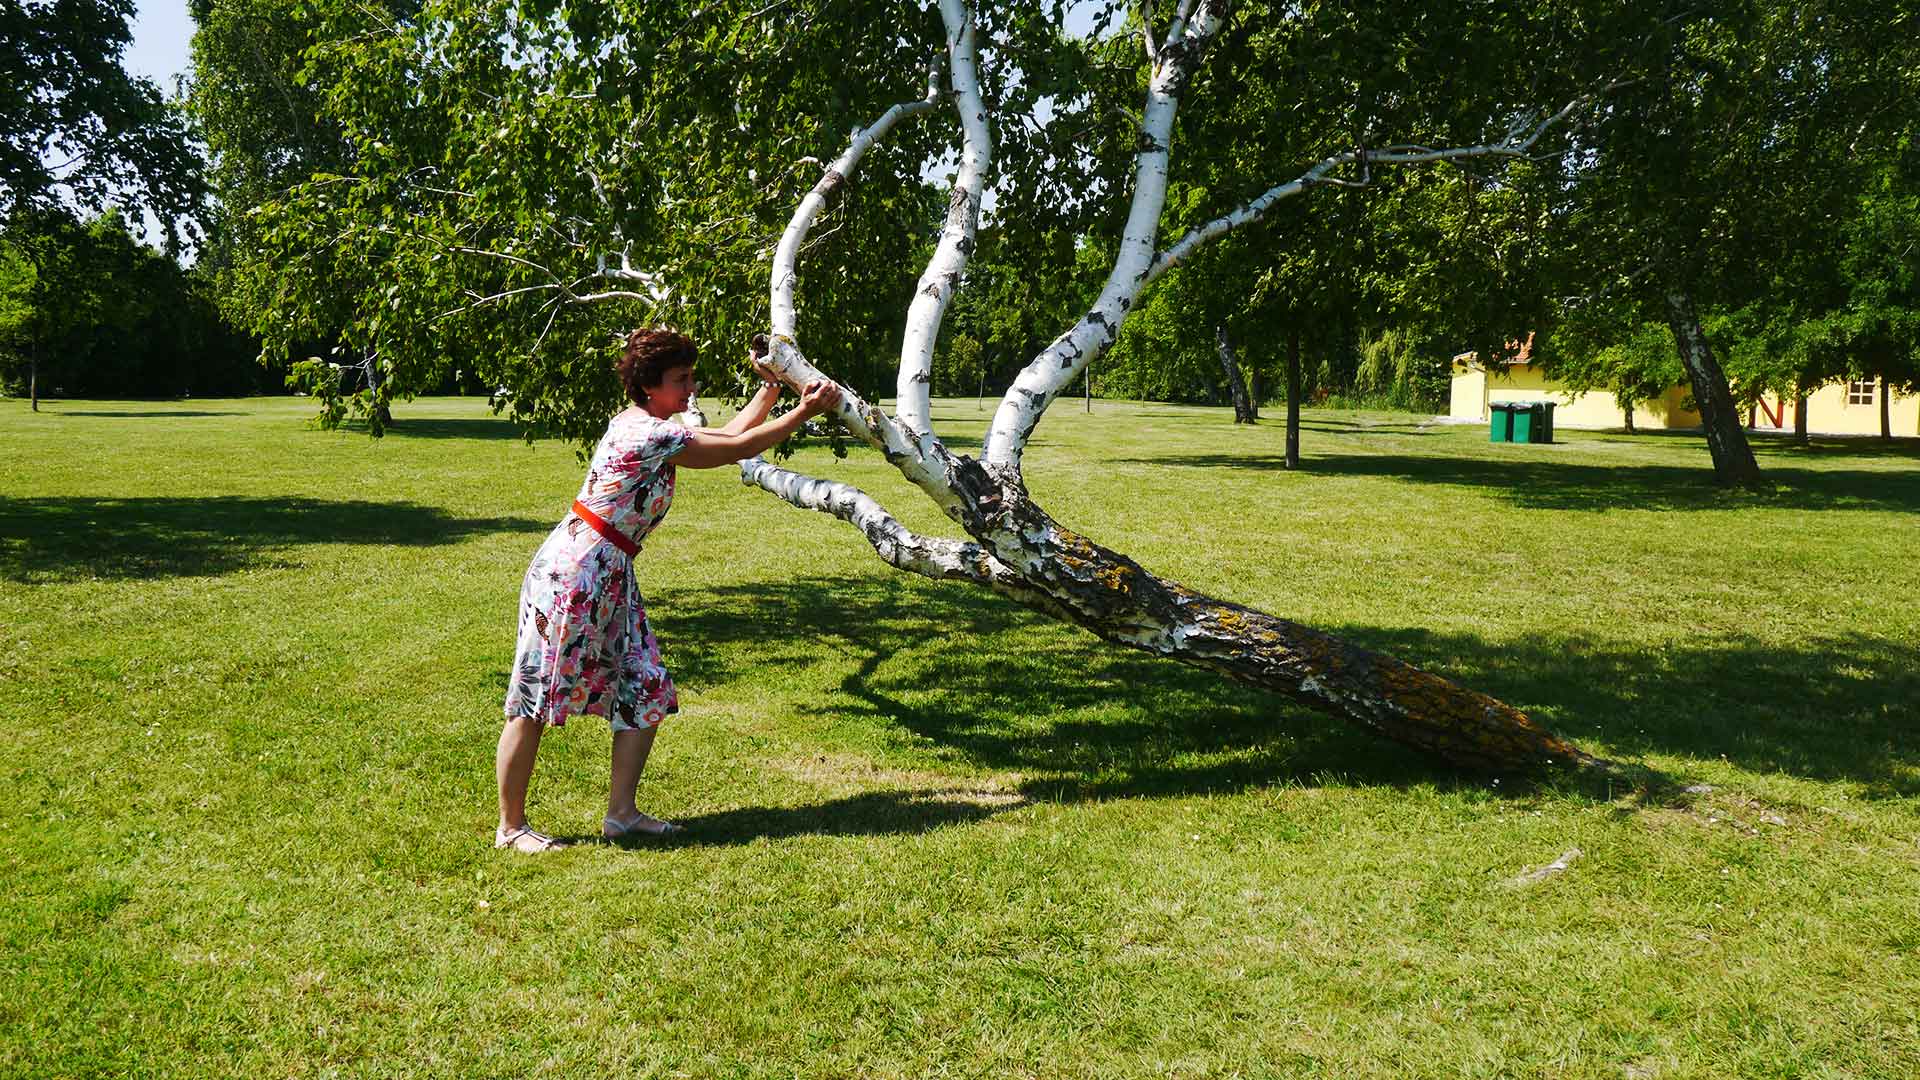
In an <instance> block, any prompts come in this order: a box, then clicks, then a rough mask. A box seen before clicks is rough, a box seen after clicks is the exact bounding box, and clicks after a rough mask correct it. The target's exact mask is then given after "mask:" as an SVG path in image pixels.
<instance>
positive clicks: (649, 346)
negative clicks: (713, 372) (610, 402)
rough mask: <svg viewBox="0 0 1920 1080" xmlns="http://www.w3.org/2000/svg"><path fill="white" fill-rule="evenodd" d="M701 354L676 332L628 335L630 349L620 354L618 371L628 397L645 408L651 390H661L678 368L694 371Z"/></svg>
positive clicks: (642, 332)
mask: <svg viewBox="0 0 1920 1080" xmlns="http://www.w3.org/2000/svg"><path fill="white" fill-rule="evenodd" d="M698 359H700V351H699V350H698V349H697V348H695V347H694V344H693V341H692V339H690V338H688V337H687V336H686V335H685V334H681V333H678V332H676V331H673V330H659V329H641V330H635V331H634V332H633V333H631V334H628V335H627V345H626V348H624V349H622V350H621V351H620V361H619V363H618V364H616V365H615V370H617V371H618V372H619V373H620V385H621V386H624V387H626V390H627V398H628V400H630V401H632V402H633V403H634V404H635V405H639V406H642V407H644V406H645V405H646V403H647V390H648V388H649V387H658V386H659V385H660V381H661V380H662V379H664V378H666V375H667V372H669V371H672V370H673V369H674V368H681V367H683V368H692V367H693V364H694V361H696V360H698Z"/></svg>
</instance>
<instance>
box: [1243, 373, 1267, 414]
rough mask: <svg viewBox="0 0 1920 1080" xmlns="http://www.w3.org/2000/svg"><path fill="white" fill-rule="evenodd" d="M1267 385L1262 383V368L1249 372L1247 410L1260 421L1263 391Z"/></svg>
mask: <svg viewBox="0 0 1920 1080" xmlns="http://www.w3.org/2000/svg"><path fill="white" fill-rule="evenodd" d="M1265 389H1266V387H1264V386H1261V385H1260V370H1259V369H1258V368H1255V369H1254V370H1252V371H1250V372H1248V373H1247V412H1248V413H1249V414H1251V415H1252V416H1253V419H1254V420H1255V421H1256V422H1258V421H1259V419H1260V400H1261V397H1260V395H1261V393H1262V391H1264V390H1265Z"/></svg>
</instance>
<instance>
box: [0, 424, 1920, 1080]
mask: <svg viewBox="0 0 1920 1080" xmlns="http://www.w3.org/2000/svg"><path fill="white" fill-rule="evenodd" d="M309 409H310V405H309V404H308V403H306V402H304V401H301V400H297V399H262V400H246V401H192V402H175V403H134V402H127V403H106V404H102V403H81V402H55V403H52V404H50V405H48V406H47V408H46V411H45V412H43V413H41V414H39V415H34V414H31V413H29V412H28V411H27V409H26V406H25V405H24V404H23V403H21V402H17V401H5V402H0V628H3V629H0V685H3V686H4V698H3V699H0V763H3V765H4V775H3V776H0V780H3V781H4V785H5V795H4V798H3V799H0V943H3V944H4V948H0V1072H4V1074H6V1075H8V1076H21V1077H29V1076H31V1077H64V1076H76V1077H77V1076H88V1077H92V1076H121V1075H126V1076H246V1077H281V1076H287V1077H308V1076H380V1077H390V1076H395V1077H397V1076H432V1077H479V1076H532V1075H540V1076H546V1075H552V1076H566V1077H573V1076H600V1075H630V1076H702V1077H705V1076H713V1077H839V1076H897V1077H924V1076H981V1077H1013V1076H1036V1077H1102V1078H1104V1077H1134V1076H1140V1077H1145V1076H1156V1077H1160V1076H1175V1077H1190V1076H1191V1077H1198V1076H1247V1077H1263V1076H1324V1077H1425V1076H1432V1077H1457V1076H1474V1077H1478V1076H1516V1077H1535V1076H1538V1077H1632V1078H1650V1077H1729V1076H1746V1077H1885V1078H1899V1080H1906V1078H1911V1077H1914V1076H1916V1075H1920V1020H1916V1013H1920V805H1917V799H1920V731H1917V730H1916V728H1917V727H1920V724H1917V722H1916V714H1917V713H1920V450H1916V448H1915V447H1914V446H1913V445H1911V444H1906V445H1899V446H1895V447H1892V448H1887V447H1883V446H1882V445H1880V444H1878V443H1876V442H1873V441H1847V442H1840V441H1832V442H1817V443H1816V444H1815V446H1814V447H1812V448H1810V449H1798V448H1792V447H1788V446H1786V445H1784V444H1778V443H1768V442H1763V443H1762V444H1761V445H1760V454H1761V459H1762V464H1763V467H1764V468H1765V469H1766V470H1767V472H1768V474H1769V476H1771V477H1772V478H1773V479H1774V480H1775V481H1776V482H1777V484H1778V488H1777V490H1776V491H1774V492H1773V493H1771V494H1767V495H1757V496H1756V495H1743V494H1729V493H1724V492H1720V491H1716V490H1714V489H1713V488H1712V487H1711V485H1710V482H1709V468H1708V461H1707V456H1706V452H1705V450H1704V448H1703V446H1702V445H1701V443H1700V441H1699V439H1698V438H1697V437H1667V436H1642V437H1627V436H1624V435H1619V434H1607V433H1592V432H1578V431H1565V430H1563V431H1562V432H1561V433H1560V440H1561V441H1560V442H1558V443H1556V444H1554V445H1550V446H1491V445H1489V444H1488V443H1487V442H1486V433H1485V431H1484V429H1482V428H1478V427H1452V426H1446V425H1433V424H1429V423H1426V422H1425V419H1424V418H1421V417H1410V416H1405V415H1387V414H1354V413H1331V412H1321V413H1311V412H1310V413H1309V414H1308V417H1307V421H1306V424H1305V427H1306V431H1305V439H1304V442H1305V451H1306V456H1307V463H1308V468H1307V469H1306V470H1305V471H1301V472H1297V473H1289V472H1286V471H1284V470H1282V469H1280V468H1279V467H1278V462H1279V456H1280V450H1281V441H1282V435H1283V432H1282V427H1281V425H1280V424H1279V423H1278V422H1277V421H1276V420H1275V419H1271V418H1270V419H1269V420H1268V421H1267V422H1266V423H1264V424H1262V425H1261V426H1259V427H1257V428H1254V429H1251V430H1248V429H1236V428H1235V427H1234V425H1232V424H1231V423H1230V422H1228V414H1227V413H1226V412H1224V411H1222V410H1213V409H1192V408H1178V407H1171V406H1157V405H1146V406H1135V405H1120V404H1107V403H1098V404H1096V405H1095V408H1094V411H1093V413H1092V415H1086V414H1085V413H1083V412H1082V411H1081V408H1080V406H1079V404H1078V403H1077V402H1062V403H1061V404H1060V405H1059V406H1058V407H1057V408H1056V410H1055V414H1056V415H1053V416H1050V417H1049V419H1048V420H1047V421H1046V422H1045V423H1044V424H1043V425H1042V427H1041V429H1040V433H1039V438H1038V440H1037V442H1036V444H1035V446H1034V448H1033V449H1032V451H1031V452H1030V454H1029V455H1028V470H1029V478H1030V481H1031V485H1032V487H1033V489H1034V492H1035V494H1036V496H1037V497H1038V498H1039V499H1040V500H1041V501H1042V503H1043V505H1045V506H1047V507H1048V508H1049V509H1050V510H1051V511H1052V512H1053V513H1054V514H1055V515H1056V516H1057V517H1058V518H1059V519H1060V520H1061V521H1063V522H1065V523H1067V524H1069V525H1071V526H1075V527H1078V528H1081V529H1083V530H1084V531H1086V532H1087V533H1088V534H1089V535H1091V536H1093V537H1094V538H1095V539H1097V540H1099V541H1101V542H1103V543H1106V544H1108V545H1109V546H1112V547H1115V548H1117V549H1119V550H1122V551H1125V552H1128V553H1130V554H1132V555H1133V556H1135V557H1136V558H1137V559H1139V560H1140V561H1141V562H1142V563H1144V564H1145V565H1147V566H1148V567H1150V568H1152V569H1154V570H1156V571H1159V572H1161V573H1163V574H1166V575H1168V576H1170V577H1172V578H1174V579H1176V580H1179V581H1182V582H1184V583H1186V584H1188V585H1191V586H1194V587H1196V588H1199V589H1202V590H1205V591H1208V592H1212V593H1215V594H1218V595H1222V596H1225V597H1228V598H1231V599H1234V600H1237V601H1241V602H1244V603H1247V604H1251V605H1254V606H1257V607H1260V608H1263V609H1266V610H1269V611H1272V612H1275V613H1279V614H1284V615H1286V616H1289V617H1292V618H1296V619H1299V620H1302V621H1304V622H1307V623H1309V624H1312V625H1315V626H1318V627H1322V628H1325V629H1328V630H1332V631H1335V632H1339V633H1343V634H1346V635H1349V636H1351V637H1352V638H1354V639H1356V640H1358V641H1360V642H1363V643H1365V644H1367V645H1370V646H1372V647H1375V648H1379V649H1384V650H1388V651H1391V652H1393V653H1396V654H1398V655H1400V656H1403V657H1405V658H1407V659H1409V660H1412V661H1414V662H1416V663H1420V664H1424V665H1427V666H1430V667H1432V668H1434V669H1436V670H1439V671H1441V672H1444V673H1446V674H1448V675H1450V676H1452V677H1455V678H1457V679H1459V680H1462V681H1464V682H1466V683H1468V684H1469V685H1472V686H1474V687H1477V688H1479V689H1483V690H1486V691H1488V692H1490V693H1493V694H1495V695H1497V696H1499V697H1502V698H1504V699H1505V700H1507V701H1510V702H1513V703H1515V704H1517V705H1519V706H1521V707H1523V708H1525V709H1527V710H1529V711H1530V712H1532V713H1533V714H1534V715H1536V716H1538V717H1540V718H1541V719H1542V720H1544V721H1545V722H1546V723H1547V724H1549V725H1550V726H1552V727H1553V728H1555V729H1556V730H1558V731H1560V732H1561V733H1563V734H1566V735H1568V736H1571V737H1574V738H1576V739H1577V740H1579V741H1580V742H1581V743H1582V744H1583V745H1584V746H1586V747H1587V748H1588V749H1590V750H1592V751H1594V752H1597V753H1600V754H1603V755H1606V756H1609V757H1613V758H1616V759H1623V760H1629V761H1634V762H1641V763H1645V764H1647V765H1650V766H1652V767H1653V768H1655V769H1657V770H1659V771H1661V772H1662V773H1664V774H1665V775H1667V776H1668V777H1670V778H1671V779H1672V784H1671V785H1670V786H1667V787H1663V788H1660V789H1658V790H1654V791H1651V792H1647V791H1628V790H1613V791H1608V790H1606V789H1605V788H1602V789H1600V790H1595V791H1586V790H1565V789H1561V788H1537V787H1536V788H1530V787H1528V786H1527V785H1525V784H1523V783H1520V782H1519V781H1518V780H1516V779H1515V778H1512V777H1486V776H1475V775H1465V774H1460V773H1458V772H1455V771H1453V770H1450V769H1448V768H1447V767H1445V766H1442V765H1439V764H1436V763H1434V762H1432V761H1429V760H1427V759H1424V758H1421V757H1419V756H1417V755H1415V754H1412V753H1411V752H1408V751H1404V750H1402V749H1400V748H1398V747H1396V746H1394V745H1391V744H1387V743H1383V742H1380V741H1378V740H1376V739H1374V738H1372V737H1370V736H1367V735H1365V734H1363V733H1361V732H1358V731H1355V730H1351V729H1348V728H1346V727H1343V726H1341V725H1339V724H1337V723H1335V722H1333V721H1330V720H1327V719H1324V718H1322V717H1321V716H1319V715H1317V714H1314V713H1310V712H1306V711H1304V710H1301V709H1299V708H1296V707H1293V706H1291V705H1289V704H1286V703H1283V702H1281V701H1278V700H1276V699H1273V698H1269V697H1265V696H1261V695H1258V694H1253V693H1248V692H1243V691H1240V690H1237V689H1234V688H1232V687H1229V686H1227V685H1225V684H1223V683H1221V682H1219V681H1217V680H1216V679H1214V678H1212V677H1210V676H1207V675H1205V674H1203V673H1199V672H1194V671H1190V670H1188V669H1185V668H1182V667H1179V666H1175V665H1171V664H1168V663H1164V662H1161V661H1156V660H1154V659H1152V658H1149V657H1145V656H1140V655H1133V654H1127V653H1122V652H1118V651H1116V650H1114V649H1111V648H1109V647H1107V646H1105V645H1103V644H1101V643H1100V642H1098V641H1096V640H1095V639H1093V638H1091V637H1090V636H1088V635H1086V634H1084V633H1081V632H1079V631H1077V630H1074V629H1071V628H1068V627H1064V626H1061V625H1058V624H1055V623H1052V622H1050V621H1048V620H1046V619H1044V618H1042V617H1040V616H1037V615H1034V614H1032V613H1030V612H1027V611H1025V610H1024V609H1021V608H1018V607H1015V606H1013V605H1011V604H1009V603H1007V602H1005V601H1003V600H1001V599H999V598H997V597H994V596H992V595H990V594H987V593H985V592H982V591H978V590H974V589H971V588H969V587H966V586H961V585H951V584H934V583H930V582H925V581H922V580H919V579H915V578H910V577H907V576H904V575H901V574H899V573H897V572H895V571H892V570H890V569H889V568H887V567H886V566H884V565H883V564H881V563H880V562H879V560H878V559H877V558H876V557H875V556H874V555H873V554H872V552H871V551H870V550H869V549H868V548H867V546H866V544H865V542H864V541H863V540H862V539H861V537H860V536H859V535H858V534H857V533H855V532H854V531H853V530H852V529H850V528H849V527H847V526H846V525H844V524H842V523H841V522H839V521H836V520H833V519H830V518H827V517H825V516H822V515H817V514H810V513H803V512H800V511H796V510H792V509H790V508H787V507H786V506H784V505H783V504H779V503H777V502H775V501H773V500H772V499H770V498H769V497H767V496H765V495H763V494H761V493H759V492H758V491H754V490H749V489H746V488H744V487H742V486H741V484H740V483H739V480H738V474H737V473H736V472H735V471H734V470H731V469H725V470H714V471H709V472H693V471H689V470H683V471H682V474H681V488H680V494H679V497H678V500H677V505H676V507H675V509H674V511H673V514H672V516H671V517H669V518H668V520H667V522H666V524H665V526H664V527H663V528H662V529H661V530H660V531H659V532H658V533H656V534H655V535H654V537H653V539H652V540H651V541H650V542H649V543H648V546H647V549H646V551H645V552H644V553H643V554H642V555H641V557H640V563H639V566H640V575H641V581H642V585H643V588H644V590H645V592H646V594H647V596H648V598H649V602H650V607H651V610H652V614H653V617H654V620H655V624H656V627H657V629H658V630H659V632H660V635H661V638H662V640H663V642H664V646H665V650H666V653H667V658H668V662H669V665H670V667H671V668H672V669H673V671H674V672H675V673H676V676H677V677H678V679H679V681H680V684H681V686H682V692H683V699H682V700H683V702H684V709H683V712H682V713H681V714H680V715H679V716H677V717H675V718H673V719H672V720H670V721H669V723H668V725H667V726H666V727H665V728H664V729H663V733H662V735H661V739H660V743H659V747H658V749H657V750H656V752H655V757H654V760H653V763H652V765H651V767H650V768H649V771H648V774H647V777H646V779H645V781H644V782H643V784H642V789H641V805H642V806H643V807H645V808H647V809H649V810H652V811H654V812H656V813H658V814H660V815H662V816H665V817H668V818H672V819H676V820H679V821H681V822H683V823H685V824H686V825H687V826H688V832H687V834H686V836H685V838H684V840H681V841H675V842H671V843H666V844H651V845H647V844H641V845H634V846H625V847H622V846H612V845H605V844H598V843H588V844H582V845H579V846H577V847H574V848H571V849H568V850H566V851H563V852H560V853H557V854H553V855H550V856H542V857H529V856H522V855H516V854H511V853H502V852H496V851H494V850H492V848H491V847H490V842H491V831H492V826H493V820H494V812H495V811H494V792H493V782H494V781H493V748H494V740H495V737H496V735H497V733H498V729H499V724H500V711H499V710H500V702H501V697H502V693H503V690H504V687H505V684H506V678H507V668H508V664H509V660H510V657H511V654H512V648H513V629H514V604H515V598H516V595H517V591H518V588H519V583H520V576H521V573H522V571H523V570H524V568H525V566H526V563H527V560H528V557H529V556H530V555H531V553H532V552H533V549H534V548H535V547H536V546H537V545H538V544H539V542H540V540H541V537H542V535H543V534H544V533H545V532H546V531H547V530H548V529H549V528H550V527H551V526H552V525H553V523H554V522H555V521H556V520H557V519H558V518H559V516H560V515H561V514H562V513H563V512H564V511H565V509H566V507H567V503H568V501H569V500H570V499H571V498H572V496H573V494H574V492H575V490H576V489H577V486H578V484H579V481H580V476H581V472H582V466H581V465H580V463H579V461H578V460H577V459H576V458H575V456H574V451H573V448H571V447H569V446H564V445H560V444H556V443H542V444H539V445H534V446H528V445H526V444H525V443H524V442H523V441H522V440H520V439H519V438H518V437H517V435H516V434H515V432H514V431H513V430H512V429H511V428H510V427H509V426H508V425H507V424H506V423H504V422H502V421H498V420H495V419H493V418H491V417H489V416H488V415H487V413H486V411H485V409H484V406H483V405H482V404H481V403H479V402H476V401H471V400H435V401H422V402H414V403H410V404H407V405H405V406H403V407H402V408H401V409H400V410H399V418H400V421H401V424H400V426H399V427H398V428H396V429H395V430H394V432H393V433H392V434H391V435H390V436H389V437H388V438H386V439H384V440H380V441H374V440H370V439H368V438H366V437H365V436H364V435H363V434H356V433H352V432H323V431H319V430H316V429H314V428H313V427H311V426H310V425H309V423H308V411H309ZM986 416H987V414H986V413H984V412H981V411H979V410H978V409H977V407H976V405H975V403H974V402H973V401H972V400H961V401H948V402H942V403H941V404H940V407H939V409H938V410H937V419H938V421H939V422H940V424H941V426H942V428H943V429H944V430H945V431H947V432H949V433H950V434H952V435H954V436H955V438H954V439H953V440H952V441H953V443H954V444H955V445H956V446H957V447H958V448H961V449H965V450H972V449H974V448H975V447H977V441H975V439H974V438H971V437H975V436H977V435H978V433H979V432H980V431H981V430H982V429H983V428H984V427H985V423H986ZM796 460H797V462H798V464H799V465H800V466H801V467H803V468H806V469H808V470H810V471H818V472H822V473H827V474H831V475H835V476H840V477H845V478H849V479H852V480H854V481H856V482H858V483H859V484H861V485H862V486H864V487H866V488H867V489H868V490H869V491H871V492H873V493H875V494H876V495H877V496H879V497H881V498H882V499H883V500H884V501H886V502H888V503H889V505H891V506H892V507H893V508H895V510H896V512H898V513H900V514H901V516H902V517H903V518H904V519H905V520H907V521H908V523H909V524H911V525H914V526H916V527H920V528H924V529H929V530H942V531H945V530H946V529H947V528H949V527H948V526H947V525H946V523H945V522H944V520H942V519H939V518H938V516H937V515H936V514H934V513H933V512H932V511H931V509H930V508H929V507H927V506H926V504H925V503H924V501H923V500H920V499H919V498H918V497H917V496H916V495H915V494H913V493H911V492H910V491H909V490H908V489H907V488H906V486H905V484H904V482H902V481H900V480H899V479H898V478H897V476H894V475H892V474H890V473H889V472H888V471H887V470H886V468H885V466H884V465H883V464H882V463H881V462H880V461H879V460H878V459H877V456H876V455H874V454H872V453H869V452H865V451H855V452H854V454H853V455H852V457H850V458H849V459H848V460H846V461H845V462H835V461H834V460H833V458H832V457H831V455H830V454H829V453H828V452H827V451H826V450H825V449H824V448H809V449H804V450H802V451H801V452H800V453H799V454H798V456H797V459H796ZM608 742H609V740H608V736H607V733H606V730H605V727H604V726H603V725H600V724H597V723H591V722H582V723H576V724H575V725H572V726H570V727H568V728H565V729H563V730H561V731H557V732H554V733H552V734H550V735H549V737H548V739H547V741H546V744H545V746H544V747H543V751H542V755H541V759H540V768H539V771H538V773H537V774H536V776H535V780H534V792H533V799H532V816H533V820H534V822H535V823H536V824H537V825H539V826H542V827H544V828H547V829H550V830H553V831H556V832H560V833H563V834H573V835H579V836H583V837H584V836H590V835H593V834H594V831H595V829H596V828H597V825H598V822H599V819H600V815H601V813H602V812H603V810H604V799H605V783H606V755H607V749H608ZM1576 848H1577V849H1578V850H1579V852H1580V854H1579V856H1578V857H1576V858H1573V859H1571V860H1569V861H1567V862H1566V863H1565V864H1564V865H1565V866H1566V869H1565V870H1564V871H1563V872H1559V873H1555V874H1549V875H1546V876H1543V877H1537V878H1529V876H1528V875H1529V872H1530V871H1536V870H1539V869H1541V868H1542V867H1546V866H1548V865H1549V864H1552V863H1554V862H1555V860H1557V859H1560V858H1561V856H1563V855H1564V854H1565V853H1567V852H1569V851H1571V850H1572V849H1576Z"/></svg>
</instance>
